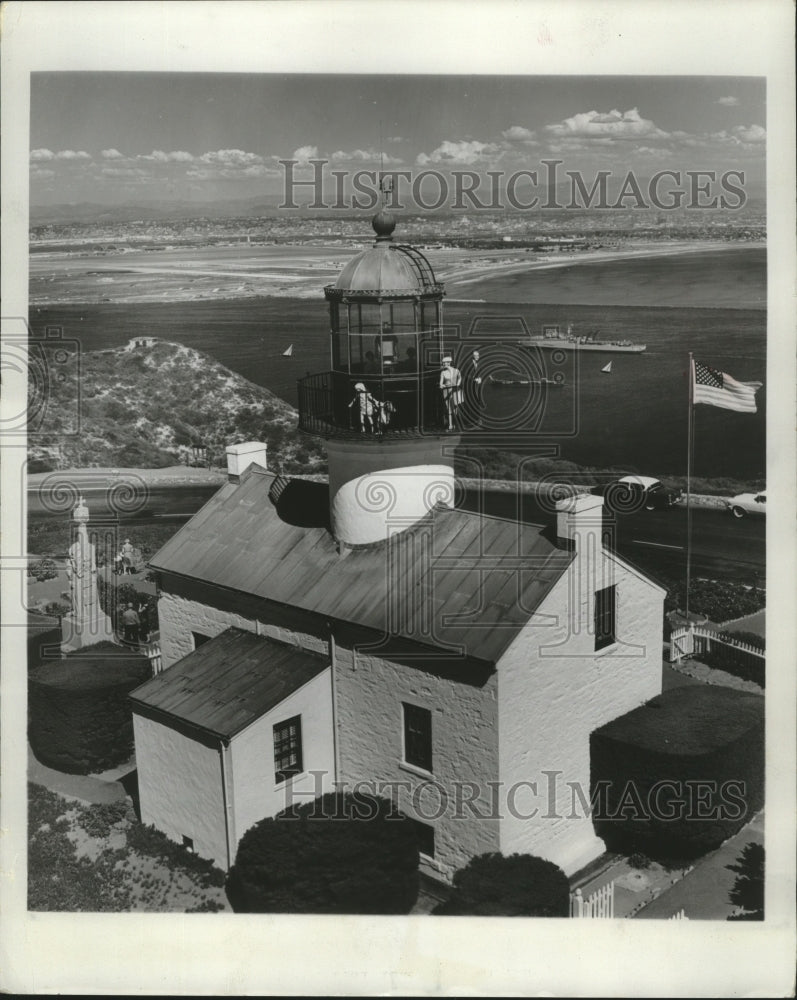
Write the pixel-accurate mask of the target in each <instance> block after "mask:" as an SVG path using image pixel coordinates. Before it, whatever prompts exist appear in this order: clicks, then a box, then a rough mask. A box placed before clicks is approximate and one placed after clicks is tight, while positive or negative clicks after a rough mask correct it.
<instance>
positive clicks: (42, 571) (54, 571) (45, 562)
mask: <svg viewBox="0 0 797 1000" xmlns="http://www.w3.org/2000/svg"><path fill="white" fill-rule="evenodd" d="M28 576H32V577H34V579H36V580H37V581H38V582H39V583H44V581H45V580H54V579H55V578H56V577H57V576H58V567H57V566H56V565H55V563H54V562H53V561H52V559H39V560H38V562H35V563H31V565H30V566H28Z"/></svg>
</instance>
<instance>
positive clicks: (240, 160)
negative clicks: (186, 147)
mask: <svg viewBox="0 0 797 1000" xmlns="http://www.w3.org/2000/svg"><path fill="white" fill-rule="evenodd" d="M199 159H200V160H201V161H202V162H203V163H216V164H219V165H221V166H225V167H247V166H251V164H253V163H262V162H263V157H262V156H258V155H257V153H247V152H245V151H244V150H243V149H217V150H216V151H215V152H211V153H203V154H202V155H201V156H200V157H199Z"/></svg>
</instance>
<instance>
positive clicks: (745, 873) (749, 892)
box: [725, 841, 765, 920]
mask: <svg viewBox="0 0 797 1000" xmlns="http://www.w3.org/2000/svg"><path fill="white" fill-rule="evenodd" d="M764 857H765V855H764V846H763V844H757V843H755V842H753V841H751V842H750V843H749V844H745V845H744V847H743V848H742V853H741V854H740V855H739V857H738V858H737V859H736V863H735V864H732V865H725V867H726V868H727V869H728V871H732V872H736V873H737V878H736V881H735V882H734V883H733V888H732V889H731V891H730V894H729V897H728V898H729V900H730V902H731V903H732V904H733V905H734V906H738V907H740V908H741V910H742V911H743V912H742V913H739V914H737V915H736V916H732V917H728V920H763V919H764Z"/></svg>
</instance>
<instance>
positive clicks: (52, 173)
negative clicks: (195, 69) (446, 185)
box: [30, 72, 766, 205]
mask: <svg viewBox="0 0 797 1000" xmlns="http://www.w3.org/2000/svg"><path fill="white" fill-rule="evenodd" d="M765 111H766V99H765V81H764V80H763V79H762V78H756V77H677V76H673V77H640V76H624V77H620V76H618V77H576V76H560V77H539V76H537V77H535V76H506V77H500V76H411V75H384V76H366V75H354V74H352V75H334V76H333V75H310V74H301V75H300V74H296V75H256V74H222V73H218V74H209V73H203V74H194V73H173V74H165V73H97V72H75V73H63V72H59V73H34V74H32V76H31V129H30V149H31V153H30V156H31V204H32V205H51V204H60V203H73V202H97V203H103V204H109V205H119V204H125V203H136V202H140V201H191V200H195V201H218V200H224V199H237V198H241V199H243V198H257V197H258V196H266V195H268V196H273V195H276V194H279V193H280V192H281V191H282V190H283V188H284V179H285V168H284V167H283V166H282V165H281V164H280V163H279V161H280V160H281V159H295V160H298V161H299V163H300V164H303V163H306V161H307V160H308V159H310V158H312V157H317V158H323V159H326V160H328V161H329V168H328V169H329V170H332V169H335V170H343V171H348V172H353V171H356V170H363V169H366V170H367V169H374V168H378V167H379V164H380V159H381V162H382V163H383V164H384V166H385V168H391V169H404V170H411V171H412V172H413V176H415V175H417V174H418V173H419V172H421V171H423V170H433V169H437V170H442V171H449V170H452V169H459V170H473V171H476V172H477V173H478V174H479V175H480V176H484V175H485V174H486V171H489V170H500V171H504V172H505V173H506V174H510V173H511V172H514V171H518V170H521V169H535V168H539V165H540V161H541V160H542V159H545V158H555V159H560V160H561V161H562V162H563V168H562V169H564V170H567V169H571V170H578V171H581V172H583V173H584V174H585V175H587V177H588V178H589V177H591V176H594V174H595V172H596V171H598V170H609V171H611V172H612V174H617V175H619V176H622V175H624V174H625V173H626V172H627V171H628V170H633V171H635V173H637V175H638V176H641V177H645V178H647V177H650V176H651V175H652V174H654V173H655V172H656V171H658V170H666V169H673V170H682V171H683V170H697V169H707V170H716V171H718V172H722V171H725V170H744V171H745V175H746V178H747V181H748V183H750V184H753V185H763V182H764V156H765V140H766V132H765V128H764V126H765V121H766V117H765ZM297 169H300V168H297ZM305 169H306V170H307V169H309V168H305ZM296 176H297V177H299V176H301V173H297V174H296Z"/></svg>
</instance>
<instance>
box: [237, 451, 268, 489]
mask: <svg viewBox="0 0 797 1000" xmlns="http://www.w3.org/2000/svg"><path fill="white" fill-rule="evenodd" d="M267 453H268V445H266V444H264V442H262V441H244V442H243V443H242V444H231V445H229V446H228V447H227V479H228V481H229V482H231V483H238V482H240V481H241V476H242V475H243V474H244V472H245V471H246V470H247V469H248V468H249V466H250V465H259V466H260V468H261V469H265V468H267V465H266V455H267Z"/></svg>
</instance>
